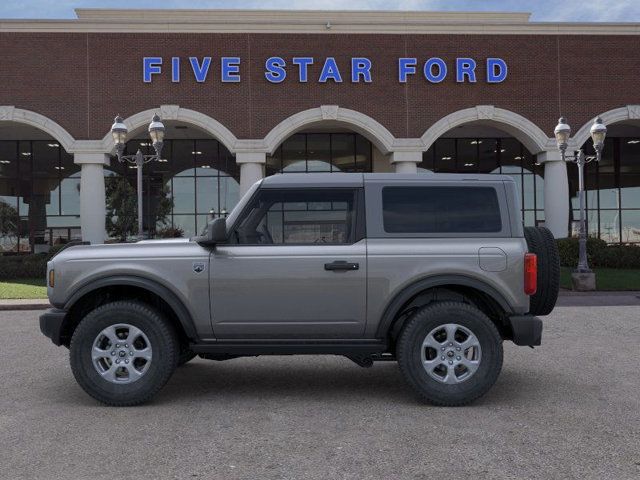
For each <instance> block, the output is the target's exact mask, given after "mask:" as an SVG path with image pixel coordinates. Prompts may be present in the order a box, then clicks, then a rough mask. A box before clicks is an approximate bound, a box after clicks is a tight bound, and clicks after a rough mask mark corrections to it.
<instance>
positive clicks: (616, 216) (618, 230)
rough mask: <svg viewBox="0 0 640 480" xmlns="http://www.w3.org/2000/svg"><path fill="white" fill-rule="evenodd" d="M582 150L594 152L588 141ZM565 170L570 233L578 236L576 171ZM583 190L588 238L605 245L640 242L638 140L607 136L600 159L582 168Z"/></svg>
mask: <svg viewBox="0 0 640 480" xmlns="http://www.w3.org/2000/svg"><path fill="white" fill-rule="evenodd" d="M583 149H584V151H585V153H586V154H587V155H594V153H595V152H594V151H593V145H592V142H591V140H589V141H587V143H586V144H585V145H584V146H583ZM567 168H568V176H569V195H570V197H571V206H572V215H571V222H572V225H571V231H572V232H573V233H574V234H577V230H578V220H579V219H580V212H579V202H578V193H577V192H578V172H577V168H576V167H575V165H573V164H569V165H567ZM585 187H586V192H585V193H586V206H587V228H588V232H589V235H592V236H594V237H598V238H601V239H603V240H605V241H606V242H608V243H640V224H639V221H640V138H631V137H614V136H609V137H607V139H606V140H605V146H604V151H603V156H602V160H601V161H600V162H599V163H596V162H591V163H589V164H587V166H586V168H585Z"/></svg>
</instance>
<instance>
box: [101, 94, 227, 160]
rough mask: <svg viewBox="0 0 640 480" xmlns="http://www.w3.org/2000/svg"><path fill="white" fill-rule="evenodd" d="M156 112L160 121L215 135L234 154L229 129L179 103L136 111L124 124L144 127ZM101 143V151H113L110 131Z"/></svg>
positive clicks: (133, 128)
mask: <svg viewBox="0 0 640 480" xmlns="http://www.w3.org/2000/svg"><path fill="white" fill-rule="evenodd" d="M156 113H157V114H159V115H160V117H161V118H162V121H166V120H175V121H179V122H183V123H187V124H189V125H193V126H195V127H198V128H201V129H202V130H204V131H205V132H207V133H209V134H211V135H212V136H213V137H215V139H216V140H218V141H219V142H220V143H222V144H223V145H224V146H225V147H227V149H228V150H229V151H230V152H231V153H233V154H235V152H236V143H237V142H238V139H237V138H236V136H235V135H234V134H233V133H232V132H231V130H229V129H228V128H227V127H225V126H224V125H223V124H222V123H220V122H219V121H217V120H216V119H214V118H212V117H210V116H208V115H205V114H204V113H200V112H196V111H195V110H190V109H188V108H182V107H180V106H179V105H160V107H159V108H151V109H149V110H145V111H143V112H138V113H136V114H135V115H132V116H130V117H128V118H126V119H125V120H124V124H125V125H126V126H127V128H128V129H129V132H133V131H135V130H138V129H140V128H141V127H146V126H147V125H148V124H149V122H150V121H151V117H153V115H154V114H156ZM101 145H102V151H104V152H105V153H109V154H111V155H113V154H114V153H115V145H114V144H113V137H112V136H111V132H107V134H106V135H105V136H104V137H103V138H102V142H101Z"/></svg>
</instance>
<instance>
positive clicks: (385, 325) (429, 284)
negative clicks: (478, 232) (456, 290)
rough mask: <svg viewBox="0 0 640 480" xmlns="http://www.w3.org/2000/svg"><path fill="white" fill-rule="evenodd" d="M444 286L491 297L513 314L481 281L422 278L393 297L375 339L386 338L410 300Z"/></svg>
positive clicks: (459, 276) (459, 278)
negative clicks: (458, 287) (425, 291)
mask: <svg viewBox="0 0 640 480" xmlns="http://www.w3.org/2000/svg"><path fill="white" fill-rule="evenodd" d="M446 285H455V286H461V287H470V288H473V289H476V290H478V291H480V292H482V293H485V294H486V295H488V296H489V297H491V298H492V299H493V300H494V301H495V302H496V303H497V304H498V305H500V307H501V308H502V309H503V310H504V311H505V312H507V313H511V312H513V309H512V308H511V305H509V302H507V300H506V298H505V297H504V296H503V295H502V294H501V293H500V292H499V291H498V290H496V289H495V288H494V287H492V286H490V285H487V284H486V283H485V282H482V281H481V280H477V279H475V278H472V277H467V276H465V275H436V276H433V277H427V278H423V279H421V280H417V281H415V282H413V283H411V284H409V285H408V286H406V287H404V288H403V289H402V290H401V291H400V292H398V293H397V294H396V295H395V296H394V297H393V299H392V300H391V301H390V302H389V303H388V304H387V306H386V308H385V310H384V313H383V314H382V317H381V319H380V323H379V324H378V328H377V330H376V338H386V337H387V334H388V333H389V330H390V329H391V327H392V325H393V321H394V320H395V318H396V316H397V315H398V313H400V309H401V308H402V306H403V305H404V304H406V303H407V302H408V301H409V300H411V298H413V297H415V296H416V295H418V294H419V293H420V292H422V291H424V290H428V289H430V288H435V287H442V286H446Z"/></svg>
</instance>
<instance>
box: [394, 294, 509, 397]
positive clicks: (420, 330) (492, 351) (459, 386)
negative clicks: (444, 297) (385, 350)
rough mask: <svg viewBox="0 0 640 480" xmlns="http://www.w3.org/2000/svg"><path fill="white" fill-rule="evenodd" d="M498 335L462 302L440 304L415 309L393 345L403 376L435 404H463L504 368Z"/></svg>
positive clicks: (485, 320)
mask: <svg viewBox="0 0 640 480" xmlns="http://www.w3.org/2000/svg"><path fill="white" fill-rule="evenodd" d="M502 354H503V352H502V338H501V337H500V334H499V332H498V330H497V328H496V326H495V325H494V324H493V322H492V321H491V320H490V319H489V318H488V317H487V316H486V315H485V314H484V313H482V312H481V311H480V310H478V309H477V308H475V307H474V306H471V305H468V304H466V303H458V302H442V303H434V304H431V305H427V306H425V307H423V308H421V309H420V310H418V311H417V312H416V313H414V314H413V315H412V316H411V317H410V318H409V319H408V320H407V323H406V324H405V326H404V327H403V329H402V331H401V333H400V336H399V338H398V342H397V344H396V357H397V359H398V364H399V365H400V370H401V371H402V374H403V375H404V377H405V379H406V380H407V382H408V383H409V385H411V387H413V389H414V390H415V391H416V392H417V393H418V394H419V395H420V397H421V398H422V399H423V400H426V401H428V402H430V403H432V404H435V405H442V406H459V405H465V404H467V403H469V402H471V401H473V400H475V399H476V398H478V397H480V396H481V395H483V394H485V393H486V392H487V391H488V390H489V389H490V388H491V386H492V385H493V384H494V383H495V381H496V380H497V378H498V375H499V374H500V370H501V369H502Z"/></svg>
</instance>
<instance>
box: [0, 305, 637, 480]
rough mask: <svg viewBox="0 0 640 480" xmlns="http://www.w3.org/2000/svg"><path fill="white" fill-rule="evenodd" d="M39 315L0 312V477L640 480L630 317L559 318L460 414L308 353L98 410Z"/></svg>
mask: <svg viewBox="0 0 640 480" xmlns="http://www.w3.org/2000/svg"><path fill="white" fill-rule="evenodd" d="M39 313H40V312H0V341H1V343H0V345H1V346H0V380H1V381H2V386H1V387H0V446H1V447H0V477H2V478H12V479H18V478H29V479H32V478H34V479H35V478H42V479H48V478H56V479H67V478H73V479H85V478H89V479H94V478H95V479H102V478H105V479H111V480H113V479H128V478H137V479H147V478H148V479H168V478H179V479H194V478H203V479H251V480H254V479H271V478H274V479H275V478H278V479H334V478H335V479H358V480H359V479H364V478H381V479H382V478H384V479H428V478H438V477H441V478H461V476H462V475H464V477H465V478H467V477H468V478H540V479H549V478H616V479H635V478H640V375H638V364H639V363H640V348H639V347H640V307H634V306H626V307H625V306H619V307H589V308H585V307H562V308H557V309H556V310H555V311H554V313H553V314H552V315H550V316H549V317H546V321H545V333H544V338H543V343H544V345H543V346H542V347H539V348H536V349H535V350H531V349H529V348H523V347H515V346H513V345H512V344H510V343H505V359H504V367H503V371H502V374H501V376H500V378H499V379H498V382H497V384H496V385H495V386H494V388H493V389H492V390H491V391H490V392H489V393H488V394H487V395H486V396H485V397H483V398H482V399H480V400H479V401H477V402H475V403H474V404H473V405H471V406H468V407H464V408H436V407H432V406H429V405H423V404H420V403H419V402H418V401H417V400H416V397H415V396H414V395H413V393H412V392H411V391H410V390H409V389H408V387H406V386H405V384H404V382H403V379H402V378H401V375H400V372H399V370H398V367H397V365H396V364H395V363H378V364H376V365H374V367H373V368H370V369H362V368H360V367H358V366H356V365H355V364H354V363H352V362H350V361H349V360H347V359H344V358H341V357H315V356H313V357H257V358H246V359H236V360H230V361H226V362H213V361H206V360H201V359H196V360H194V361H193V362H192V363H189V364H187V365H186V366H184V367H181V368H180V369H178V370H177V371H176V373H175V374H174V376H173V378H172V379H171V380H170V382H169V384H168V385H167V386H166V387H165V388H164V389H163V390H162V391H161V392H160V394H159V395H157V396H156V397H155V399H154V400H153V401H152V402H151V403H149V404H147V405H144V406H141V407H132V408H119V409H118V408H109V407H104V406H102V405H100V404H98V403H97V402H95V401H94V400H93V399H91V398H90V397H88V396H87V395H86V394H85V393H84V392H83V391H82V390H81V389H80V387H79V386H77V384H76V383H75V380H74V378H73V376H72V374H71V370H70V368H69V365H68V352H67V350H66V349H63V348H57V347H55V346H54V345H53V344H51V343H50V341H49V340H48V339H46V338H45V337H43V336H42V335H41V334H40V332H39V329H38V324H37V316H38V314H39Z"/></svg>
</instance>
